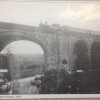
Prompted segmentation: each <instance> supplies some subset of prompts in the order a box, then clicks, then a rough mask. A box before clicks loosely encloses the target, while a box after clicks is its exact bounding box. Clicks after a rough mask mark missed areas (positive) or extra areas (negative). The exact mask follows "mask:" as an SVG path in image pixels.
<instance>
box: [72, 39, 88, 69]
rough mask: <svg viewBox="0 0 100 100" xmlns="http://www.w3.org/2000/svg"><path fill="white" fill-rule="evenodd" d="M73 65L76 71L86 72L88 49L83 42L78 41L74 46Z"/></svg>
mask: <svg viewBox="0 0 100 100" xmlns="http://www.w3.org/2000/svg"><path fill="white" fill-rule="evenodd" d="M74 57H75V59H74V63H75V68H76V70H87V69H88V67H89V52H88V47H87V45H86V44H85V42H84V41H83V40H79V41H77V42H76V43H75V46H74Z"/></svg>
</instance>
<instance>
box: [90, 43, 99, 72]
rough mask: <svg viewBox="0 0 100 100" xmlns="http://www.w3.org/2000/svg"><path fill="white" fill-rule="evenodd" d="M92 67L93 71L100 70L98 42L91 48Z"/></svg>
mask: <svg viewBox="0 0 100 100" xmlns="http://www.w3.org/2000/svg"><path fill="white" fill-rule="evenodd" d="M91 65H92V69H95V70H97V69H100V43H99V42H97V41H96V42H94V43H93V44H92V46H91Z"/></svg>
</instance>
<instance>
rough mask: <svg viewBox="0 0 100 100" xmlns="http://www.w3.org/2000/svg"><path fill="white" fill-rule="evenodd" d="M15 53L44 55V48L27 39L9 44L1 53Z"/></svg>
mask: <svg viewBox="0 0 100 100" xmlns="http://www.w3.org/2000/svg"><path fill="white" fill-rule="evenodd" d="M9 52H11V53H13V54H15V55H20V54H26V55H27V54H29V55H30V54H31V55H36V54H38V55H43V54H44V51H43V49H42V48H41V47H40V46H39V45H38V44H36V43H34V42H31V41H26V40H20V41H14V42H12V43H10V44H8V45H7V46H6V47H5V48H4V49H3V50H2V51H1V54H7V53H9Z"/></svg>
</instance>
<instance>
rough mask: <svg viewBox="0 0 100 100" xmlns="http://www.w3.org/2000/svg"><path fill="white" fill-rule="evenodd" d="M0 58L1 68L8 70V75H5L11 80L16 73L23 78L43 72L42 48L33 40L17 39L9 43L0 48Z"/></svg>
mask: <svg viewBox="0 0 100 100" xmlns="http://www.w3.org/2000/svg"><path fill="white" fill-rule="evenodd" d="M0 58H2V60H1V61H0V62H1V66H0V67H1V69H6V70H8V74H9V75H8V77H7V76H5V77H7V79H11V80H13V79H15V77H16V75H17V76H18V77H19V78H24V77H31V76H33V75H35V74H43V69H44V68H43V67H44V59H45V56H44V50H43V49H42V47H41V46H40V45H39V44H37V43H35V42H33V41H29V40H17V41H13V42H11V43H9V44H8V45H7V46H6V47H4V49H2V50H1V53H0ZM4 58H5V59H4ZM4 62H6V65H4Z"/></svg>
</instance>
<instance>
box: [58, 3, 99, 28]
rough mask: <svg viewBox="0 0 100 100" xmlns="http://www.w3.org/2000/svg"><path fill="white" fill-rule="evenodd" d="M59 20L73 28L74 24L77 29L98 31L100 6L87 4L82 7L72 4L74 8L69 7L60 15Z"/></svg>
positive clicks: (81, 5)
mask: <svg viewBox="0 0 100 100" xmlns="http://www.w3.org/2000/svg"><path fill="white" fill-rule="evenodd" d="M59 19H60V20H61V21H62V23H63V22H64V23H68V24H69V25H72V26H73V24H74V25H75V26H77V27H83V28H90V29H94V30H96V26H97V22H98V25H99V26H100V23H99V20H100V5H99V4H86V3H83V4H80V5H79V4H76V5H73V4H72V6H70V7H69V8H68V7H67V8H66V9H65V10H64V11H62V12H61V13H60V14H59ZM91 24H94V25H93V27H91ZM87 26H88V27H87ZM94 26H95V27H94ZM97 30H98V29H97Z"/></svg>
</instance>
